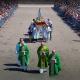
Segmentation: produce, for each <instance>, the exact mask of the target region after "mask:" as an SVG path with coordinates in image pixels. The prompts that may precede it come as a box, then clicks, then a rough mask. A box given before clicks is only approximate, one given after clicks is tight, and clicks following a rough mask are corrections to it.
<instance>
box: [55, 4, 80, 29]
mask: <svg viewBox="0 0 80 80" xmlns="http://www.w3.org/2000/svg"><path fill="white" fill-rule="evenodd" d="M55 9H56V10H57V11H58V15H59V16H61V17H62V19H63V20H65V22H67V23H68V24H70V25H71V26H72V28H75V29H77V30H80V6H79V5H76V6H71V5H66V4H61V5H59V4H58V5H55Z"/></svg>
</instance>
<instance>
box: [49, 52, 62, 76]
mask: <svg viewBox="0 0 80 80" xmlns="http://www.w3.org/2000/svg"><path fill="white" fill-rule="evenodd" d="M59 71H61V59H60V53H59V52H58V51H56V53H55V55H53V54H52V53H51V54H50V55H49V75H50V76H52V75H57V74H58V73H59Z"/></svg>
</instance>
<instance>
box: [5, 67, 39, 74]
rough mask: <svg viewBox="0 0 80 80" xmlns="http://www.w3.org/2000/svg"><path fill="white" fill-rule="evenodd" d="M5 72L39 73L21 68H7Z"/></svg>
mask: <svg viewBox="0 0 80 80" xmlns="http://www.w3.org/2000/svg"><path fill="white" fill-rule="evenodd" d="M4 70H8V71H20V72H26V73H39V70H23V69H21V68H6V69H4Z"/></svg>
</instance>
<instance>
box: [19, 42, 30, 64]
mask: <svg viewBox="0 0 80 80" xmlns="http://www.w3.org/2000/svg"><path fill="white" fill-rule="evenodd" d="M18 59H19V61H20V64H21V66H27V65H28V64H29V59H30V52H29V49H28V47H27V44H25V43H24V45H23V46H20V48H19V56H18Z"/></svg>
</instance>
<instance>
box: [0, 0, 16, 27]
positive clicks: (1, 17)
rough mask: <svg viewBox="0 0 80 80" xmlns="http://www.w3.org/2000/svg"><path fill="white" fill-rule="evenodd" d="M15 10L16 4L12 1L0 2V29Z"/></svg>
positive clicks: (0, 0)
mask: <svg viewBox="0 0 80 80" xmlns="http://www.w3.org/2000/svg"><path fill="white" fill-rule="evenodd" d="M16 8H17V3H16V1H14V0H11V1H9V2H7V0H6V1H5V0H0V28H1V27H2V26H3V24H4V23H5V21H6V20H7V19H9V17H10V16H11V15H12V14H13V12H14V10H15V9H16Z"/></svg>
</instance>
